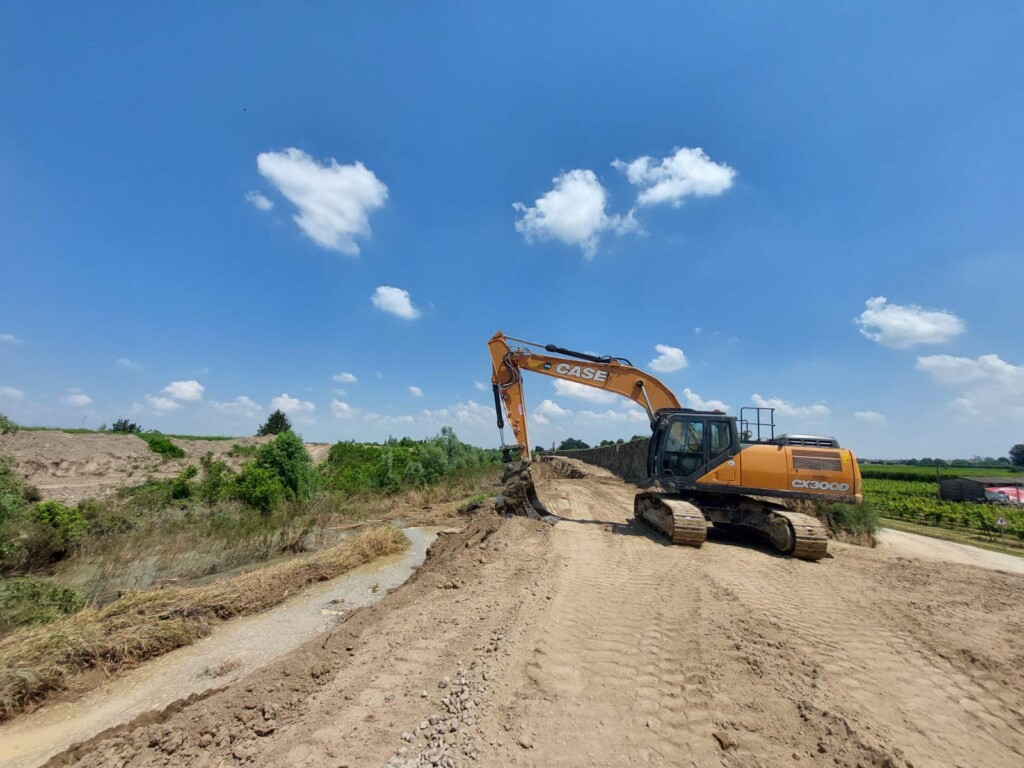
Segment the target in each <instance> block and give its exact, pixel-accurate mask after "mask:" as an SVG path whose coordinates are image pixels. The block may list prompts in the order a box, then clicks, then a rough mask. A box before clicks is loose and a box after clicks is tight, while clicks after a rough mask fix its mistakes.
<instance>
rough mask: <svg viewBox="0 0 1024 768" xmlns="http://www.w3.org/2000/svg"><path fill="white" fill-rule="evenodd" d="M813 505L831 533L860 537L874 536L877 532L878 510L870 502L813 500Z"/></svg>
mask: <svg viewBox="0 0 1024 768" xmlns="http://www.w3.org/2000/svg"><path fill="white" fill-rule="evenodd" d="M815 506H816V507H817V509H818V513H819V514H820V515H821V517H822V518H823V519H824V521H825V524H826V525H827V526H828V529H829V530H830V531H832V533H845V534H848V535H850V536H853V537H855V538H861V537H874V535H875V534H876V533H877V532H878V510H876V509H875V508H874V507H873V506H872V505H871V504H834V503H828V502H815Z"/></svg>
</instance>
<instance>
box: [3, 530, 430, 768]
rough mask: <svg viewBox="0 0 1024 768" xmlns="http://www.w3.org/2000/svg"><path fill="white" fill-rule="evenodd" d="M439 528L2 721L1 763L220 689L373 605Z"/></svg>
mask: <svg viewBox="0 0 1024 768" xmlns="http://www.w3.org/2000/svg"><path fill="white" fill-rule="evenodd" d="M438 530H440V529H438V528H406V529H405V535H406V536H408V537H409V541H410V542H411V544H410V546H409V549H408V550H406V551H405V552H404V553H403V554H401V555H393V556H391V557H385V558H381V559H379V560H376V561H374V562H373V563H370V564H368V565H364V566H361V567H359V568H356V569H354V570H352V571H349V572H348V573H346V574H344V575H343V576H339V577H338V578H336V579H332V580H331V581H325V582H323V583H322V584H316V585H314V586H311V587H308V588H307V589H306V590H304V591H303V592H302V593H300V594H299V595H296V596H295V597H294V598H292V599H290V600H288V601H287V602H285V603H282V604H281V605H279V606H277V607H276V608H272V609H271V610H269V611H266V612H264V613H261V614H258V615H255V616H246V617H243V618H240V619H235V620H233V621H231V622H229V623H227V624H226V625H224V626H223V627H221V628H220V629H218V630H217V631H215V632H214V633H213V635H211V636H210V637H207V638H205V639H203V640H200V641H199V642H198V643H195V644H194V645H190V646H186V647H185V648H179V649H178V650H176V651H172V652H170V653H168V654H166V655H164V656H161V657H160V658H158V659H154V660H152V661H149V662H146V663H145V664H144V665H143V666H141V667H139V668H138V669H136V670H134V671H132V672H129V673H128V674H126V675H124V676H123V677H120V678H117V679H115V680H111V681H110V682H108V683H105V684H104V685H102V686H100V687H99V688H96V689H95V690H93V691H91V692H90V693H88V694H86V695H85V696H83V697H82V698H80V699H78V700H77V701H74V702H68V703H63V704H55V705H52V706H46V707H43V708H41V709H38V710H36V711H35V712H33V713H31V714H29V715H26V716H24V717H21V718H18V719H17V720H15V721H14V722H13V723H10V724H9V725H6V726H3V727H0V768H32V767H34V766H37V765H41V764H43V763H44V762H46V761H47V760H48V759H49V758H51V757H52V756H53V755H56V754H58V753H59V752H63V751H64V750H65V749H67V748H68V747H70V746H71V745H73V744H76V743H78V742H81V741H85V740H87V739H90V738H92V737H93V736H95V735H96V734H97V733H100V732H101V731H104V730H106V729H108V728H113V727H115V726H118V725H122V724H124V723H127V722H129V721H130V720H133V719H134V718H136V717H138V716H139V715H142V714H145V713H146V712H153V711H159V710H162V709H164V708H165V707H167V706H168V705H170V704H172V703H174V702H175V701H180V700H181V699H185V698H188V697H189V696H191V695H193V694H196V693H202V692H203V691H207V690H209V689H211V688H219V687H223V686H225V685H227V684H228V683H231V682H234V681H235V680H238V679H239V678H241V677H244V676H246V675H248V674H249V673H250V672H252V671H254V670H256V669H258V668H260V667H263V666H265V665H267V664H269V663H270V662H271V661H273V660H274V659H275V658H277V657H278V656H281V655H282V654H285V653H288V652H289V651H292V650H294V649H295V648H297V647H299V646H300V645H302V644H303V643H305V642H306V641H308V640H311V639H312V638H314V637H316V636H317V635H319V634H322V633H323V632H326V631H328V630H329V629H330V628H331V627H332V626H334V625H335V624H336V623H337V622H338V620H339V617H340V616H343V615H344V614H346V613H347V612H348V611H350V610H352V609H354V608H361V607H363V606H366V605H371V604H373V603H375V602H377V601H378V600H380V599H381V598H383V597H384V595H385V594H387V591H388V590H389V589H393V588H395V587H397V586H400V585H401V584H404V583H405V581H406V580H407V579H408V578H409V577H410V576H411V575H412V574H413V572H414V571H415V570H416V569H417V568H418V567H419V566H420V565H422V563H423V560H424V558H425V557H426V554H427V548H428V547H429V546H430V545H431V544H432V543H433V542H434V539H435V538H437V533H438Z"/></svg>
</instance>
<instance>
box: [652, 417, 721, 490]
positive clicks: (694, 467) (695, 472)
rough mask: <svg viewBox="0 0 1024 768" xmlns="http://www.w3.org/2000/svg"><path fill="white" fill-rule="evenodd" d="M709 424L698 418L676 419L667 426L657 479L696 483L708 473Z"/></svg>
mask: <svg viewBox="0 0 1024 768" xmlns="http://www.w3.org/2000/svg"><path fill="white" fill-rule="evenodd" d="M707 437H708V420H707V417H706V416H700V415H697V414H680V415H678V416H673V417H672V418H670V419H669V420H668V423H667V424H665V425H664V431H663V432H662V440H661V450H660V451H659V452H658V455H657V460H656V462H657V467H656V469H657V476H658V477H659V478H661V479H663V480H666V481H676V482H693V481H695V480H696V479H697V478H699V477H701V476H703V475H704V474H705V473H706V472H707V466H708V439H707Z"/></svg>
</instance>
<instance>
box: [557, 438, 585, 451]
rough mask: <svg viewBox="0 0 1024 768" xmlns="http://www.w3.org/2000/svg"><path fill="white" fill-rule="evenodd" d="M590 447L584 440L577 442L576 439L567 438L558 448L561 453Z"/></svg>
mask: <svg viewBox="0 0 1024 768" xmlns="http://www.w3.org/2000/svg"><path fill="white" fill-rule="evenodd" d="M589 447H590V446H589V445H587V444H586V443H584V442H583V441H582V440H577V439H576V438H575V437H567V438H565V440H563V441H562V443H561V444H560V445H559V446H558V450H560V451H580V450H583V449H584V448H589Z"/></svg>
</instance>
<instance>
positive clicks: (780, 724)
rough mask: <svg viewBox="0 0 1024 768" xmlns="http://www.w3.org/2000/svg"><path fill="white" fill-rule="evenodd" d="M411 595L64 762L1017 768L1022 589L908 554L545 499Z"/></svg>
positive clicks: (1023, 723) (1016, 582)
mask: <svg viewBox="0 0 1024 768" xmlns="http://www.w3.org/2000/svg"><path fill="white" fill-rule="evenodd" d="M539 490H540V494H541V497H542V499H543V500H544V501H545V503H546V504H547V505H548V506H549V508H551V510H552V511H553V512H555V513H557V514H559V515H562V516H564V517H566V518H569V520H567V521H565V522H560V523H558V524H557V525H554V526H548V525H546V524H543V523H538V522H533V521H529V520H523V519H512V520H503V519H501V518H499V517H497V516H496V515H494V514H493V513H489V512H481V513H479V514H478V515H477V516H476V517H475V518H474V520H473V522H472V523H471V524H470V525H469V526H468V527H467V529H466V530H465V531H463V532H462V533H460V534H454V535H448V536H443V537H441V538H440V539H439V540H438V543H437V544H435V545H434V547H433V548H432V550H431V553H430V556H429V557H428V558H427V561H426V563H425V564H424V567H423V568H422V569H421V570H420V571H419V573H418V574H417V575H416V576H414V577H413V579H412V580H411V581H410V582H409V583H408V584H407V585H406V586H404V587H402V588H401V589H399V590H397V591H396V592H394V593H392V594H390V595H388V596H387V597H386V598H385V599H384V600H383V601H381V602H380V603H379V604H377V605H376V606H373V607H371V608H368V609H365V610H362V611H358V612H356V613H355V614H353V615H352V617H351V618H350V619H349V620H348V621H347V622H346V623H345V624H343V625H342V626H341V627H340V628H339V629H338V630H336V631H335V633H334V634H331V635H327V636H324V637H321V638H318V639H316V640H315V641H313V642H311V643H308V644H307V645H305V646H303V647H302V648H301V649H300V650H298V651H296V652H294V653H292V654H289V655H287V656H285V657H282V658H280V659H278V660H277V661H276V662H274V663H273V664H271V665H270V666H268V667H266V668H265V669H263V670H261V671H258V672H256V673H254V674H252V675H250V676H249V677H247V678H245V679H243V680H241V681H239V682H238V683H235V684H234V685H232V686H231V687H228V688H226V689H224V690H222V691H219V692H216V693H213V694H211V695H207V696H206V697H204V698H201V699H199V700H194V701H190V702H186V703H183V704H180V705H177V706H175V707H172V708H171V709H170V710H168V711H166V712H165V713H163V714H162V715H160V716H153V717H149V718H144V719H141V720H139V721H136V722H135V723H133V724H131V725H129V726H126V727H123V728H121V729H117V730H114V731H111V732H108V733H107V734H104V735H101V736H99V737H97V738H96V739H94V740H92V741H91V742H88V743H87V744H85V745H83V746H81V747H79V748H77V749H75V750H74V751H72V752H68V753H65V754H64V755H62V756H60V757H58V758H56V759H55V760H54V764H60V765H71V764H79V765H85V766H126V765H131V766H156V765H162V766H186V765H188V766H197V767H203V766H211V767H212V766H220V765H234V764H251V765H266V766H277V765H289V766H317V767H319V766H331V767H332V768H337V767H338V766H373V765H378V766H383V765H392V766H399V765H424V764H425V765H430V764H438V765H460V766H465V765H471V764H476V765H486V766H504V765H510V764H516V765H525V766H577V765H578V766H622V765H685V766H690V765H693V766H703V765H709V764H715V765H731V766H775V765H791V764H808V765H811V764H816V765H825V764H831V765H843V766H906V767H909V766H935V765H942V766H945V765H949V766H996V767H998V766H1015V767H1016V766H1020V765H1021V764H1022V763H1024V716H1022V714H1021V713H1022V712H1024V687H1022V686H1021V685H1020V675H1019V670H1020V666H1021V663H1022V661H1024V607H1022V606H1024V579H1022V578H1021V576H1019V575H1015V574H1009V573H1001V572H998V571H993V570H988V569H983V568H977V567H973V566H968V565H961V564H957V563H946V562H939V561H936V560H932V559H921V558H918V557H916V556H912V555H908V554H904V553H902V552H900V551H898V550H897V549H896V548H895V547H894V548H883V549H876V550H872V549H863V548H858V547H853V546H848V545H842V544H833V545H831V550H832V555H833V556H832V557H830V558H827V559H825V560H823V561H821V562H820V563H807V562H802V561H797V560H792V559H789V558H785V557H779V556H777V555H775V554H774V553H773V552H771V551H769V550H768V549H767V548H763V547H760V546H756V545H752V544H749V543H747V544H744V543H739V542H735V541H731V540H728V539H724V538H721V537H717V536H716V537H713V538H712V539H710V540H709V541H708V542H707V543H706V544H705V545H704V547H703V548H701V549H699V550H694V549H688V548H682V547H672V546H670V545H668V544H666V543H665V542H664V541H662V540H660V539H659V538H658V537H656V536H655V535H654V534H652V533H650V532H649V531H647V530H645V529H644V528H642V527H639V526H637V525H636V524H635V523H633V522H632V519H631V518H632V512H631V510H632V497H633V492H634V489H633V488H632V487H631V486H627V485H625V484H624V483H622V482H620V481H618V480H616V479H614V478H611V477H609V476H606V475H601V473H598V472H595V473H593V474H592V475H591V476H588V477H585V478H582V479H574V480H569V479H560V478H555V477H547V478H544V479H543V480H541V482H540V483H539Z"/></svg>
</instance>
